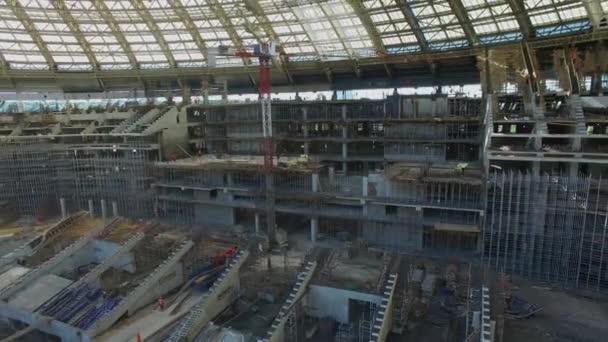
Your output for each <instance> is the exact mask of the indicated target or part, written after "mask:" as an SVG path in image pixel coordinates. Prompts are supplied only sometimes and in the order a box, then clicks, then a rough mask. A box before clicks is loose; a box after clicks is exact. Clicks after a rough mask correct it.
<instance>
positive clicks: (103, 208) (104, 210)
mask: <svg viewBox="0 0 608 342" xmlns="http://www.w3.org/2000/svg"><path fill="white" fill-rule="evenodd" d="M107 217H108V208H106V200H105V199H102V200H101V218H103V219H104V220H105V219H106V218H107Z"/></svg>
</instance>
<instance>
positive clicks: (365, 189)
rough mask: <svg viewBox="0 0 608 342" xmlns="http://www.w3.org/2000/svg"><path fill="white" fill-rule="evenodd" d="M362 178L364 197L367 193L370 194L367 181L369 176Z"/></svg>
mask: <svg viewBox="0 0 608 342" xmlns="http://www.w3.org/2000/svg"><path fill="white" fill-rule="evenodd" d="M361 180H362V184H361V185H362V189H363V191H362V192H363V194H362V195H363V197H367V195H368V188H367V185H368V182H367V177H362V178H361Z"/></svg>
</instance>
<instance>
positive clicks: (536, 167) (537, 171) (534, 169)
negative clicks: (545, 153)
mask: <svg viewBox="0 0 608 342" xmlns="http://www.w3.org/2000/svg"><path fill="white" fill-rule="evenodd" d="M532 175H533V176H538V175H540V161H538V160H536V161H533V162H532Z"/></svg>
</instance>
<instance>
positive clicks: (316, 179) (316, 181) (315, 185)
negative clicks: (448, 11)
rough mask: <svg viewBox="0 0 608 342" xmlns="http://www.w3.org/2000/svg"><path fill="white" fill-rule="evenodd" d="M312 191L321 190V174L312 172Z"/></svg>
mask: <svg viewBox="0 0 608 342" xmlns="http://www.w3.org/2000/svg"><path fill="white" fill-rule="evenodd" d="M312 192H319V174H318V173H313V174H312Z"/></svg>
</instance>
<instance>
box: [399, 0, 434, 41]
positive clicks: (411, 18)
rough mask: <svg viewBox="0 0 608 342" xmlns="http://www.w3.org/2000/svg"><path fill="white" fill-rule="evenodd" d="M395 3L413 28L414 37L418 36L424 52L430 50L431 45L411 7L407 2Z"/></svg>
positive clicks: (417, 38) (400, 0)
mask: <svg viewBox="0 0 608 342" xmlns="http://www.w3.org/2000/svg"><path fill="white" fill-rule="evenodd" d="M395 2H396V4H397V6H398V7H399V9H400V10H401V13H403V16H404V17H405V21H407V24H408V25H410V27H411V28H412V31H413V32H414V36H416V40H418V44H419V45H420V48H421V49H422V51H426V50H428V49H429V43H428V42H427V40H426V38H424V34H423V33H422V29H420V25H418V19H416V16H415V15H414V12H412V8H411V7H410V5H408V3H407V1H406V0H395Z"/></svg>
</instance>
